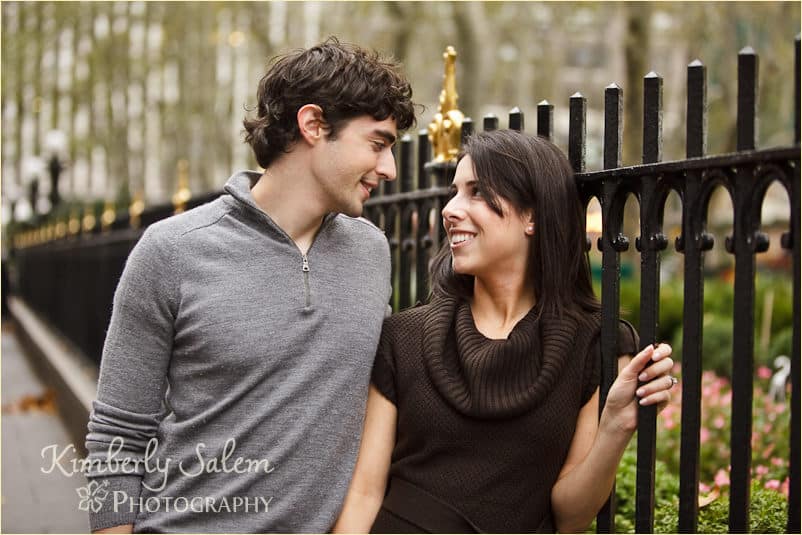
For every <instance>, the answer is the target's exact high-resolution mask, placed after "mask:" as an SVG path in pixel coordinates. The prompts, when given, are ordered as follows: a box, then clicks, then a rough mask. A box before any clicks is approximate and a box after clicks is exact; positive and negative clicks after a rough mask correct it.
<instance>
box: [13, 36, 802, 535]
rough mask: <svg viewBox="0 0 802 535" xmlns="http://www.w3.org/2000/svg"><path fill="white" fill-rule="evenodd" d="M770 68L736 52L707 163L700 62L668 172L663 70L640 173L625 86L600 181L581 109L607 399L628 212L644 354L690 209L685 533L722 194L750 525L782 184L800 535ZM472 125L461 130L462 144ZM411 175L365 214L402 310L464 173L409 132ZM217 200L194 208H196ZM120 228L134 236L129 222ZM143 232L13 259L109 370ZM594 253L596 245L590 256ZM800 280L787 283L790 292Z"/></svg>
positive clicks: (29, 292)
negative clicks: (766, 295)
mask: <svg viewBox="0 0 802 535" xmlns="http://www.w3.org/2000/svg"><path fill="white" fill-rule="evenodd" d="M799 56H800V51H799V37H797V39H796V59H795V61H796V63H795V66H796V69H795V73H796V74H795V84H796V85H795V89H796V93H795V94H796V95H797V97H798V95H799V89H800V86H799V72H800V63H799V62H800V59H799ZM757 66H758V58H757V55H756V54H755V53H754V52H753V51H752V50H751V49H748V48H747V49H744V50H742V51H741V52H740V53H739V57H738V115H737V140H738V141H737V151H738V152H736V153H732V154H725V155H717V156H707V155H706V154H705V149H706V138H707V132H706V128H707V126H706V125H707V120H706V113H707V97H706V69H705V66H704V65H703V64H702V63H700V62H699V61H694V62H692V63H691V64H690V65H688V70H687V77H688V78H687V108H686V113H687V115H686V158H687V159H685V160H681V161H671V162H662V161H661V159H662V137H661V127H662V125H661V117H662V87H663V81H662V78H661V77H660V76H659V75H656V74H654V73H649V74H648V75H647V76H646V77H645V78H644V88H643V91H644V114H643V125H644V126H643V159H642V160H643V163H642V164H640V165H636V166H631V167H621V151H622V146H621V139H622V131H623V129H622V110H623V95H622V90H621V88H619V87H617V86H615V85H611V86H609V87H607V88H606V89H605V92H604V110H605V111H604V146H603V162H604V163H603V170H601V171H593V172H588V171H587V170H586V168H585V154H586V146H585V139H586V109H587V105H586V99H585V97H584V96H582V95H581V94H578V93H577V94H575V95H573V96H571V97H570V99H569V106H568V112H569V132H568V158H569V161H570V162H571V165H572V167H573V169H574V171H575V172H576V180H577V182H578V185H579V190H580V194H581V196H582V200H583V202H584V205H585V206H586V207H587V205H588V203H589V202H590V201H591V200H592V199H593V198H596V199H598V201H599V203H600V205H601V210H602V232H601V236H600V237H599V239H598V241H597V243H596V246H597V248H598V249H599V250H600V251H601V253H602V282H601V301H602V309H603V310H602V338H601V345H602V401H604V399H605V397H606V393H607V390H608V389H609V387H610V385H611V384H612V382H613V380H614V379H615V376H616V373H617V364H616V362H617V359H616V357H617V354H618V351H617V348H616V344H617V340H616V336H615V333H616V332H617V328H616V326H617V323H618V318H619V305H620V303H619V293H620V292H619V279H620V272H621V260H620V255H621V253H622V252H624V251H626V250H627V249H628V248H629V243H630V242H629V239H628V238H627V236H625V235H624V233H623V219H624V218H623V214H624V205H625V203H626V201H627V198H628V197H629V196H634V197H635V198H636V199H637V202H638V203H639V207H640V235H639V236H638V237H636V239H635V247H636V249H637V251H638V252H639V254H640V260H641V279H640V280H641V293H640V324H639V326H638V327H639V331H640V335H641V344H642V346H643V347H645V346H646V345H647V344H650V343H652V342H653V341H655V339H656V338H657V332H658V331H657V327H658V318H659V305H660V259H661V251H663V250H665V249H666V248H667V247H668V245H669V244H668V239H667V238H666V236H665V234H664V233H663V231H662V227H663V212H664V208H665V206H666V201H667V198H668V196H669V194H670V193H671V192H676V193H677V194H678V196H679V198H680V199H681V202H682V231H681V234H680V235H679V236H678V237H677V239H676V241H675V243H674V247H675V249H676V250H677V251H678V252H680V253H681V254H683V255H684V304H683V314H684V317H683V338H682V348H683V351H682V355H681V359H680V360H681V363H682V378H683V390H682V421H681V426H682V427H681V428H682V433H681V447H680V474H679V476H680V495H679V524H678V526H677V529H678V531H679V532H681V533H691V532H695V531H696V527H697V518H698V513H699V506H698V498H699V496H698V488H699V463H700V459H699V457H700V427H701V397H702V388H701V379H702V337H703V329H702V314H703V308H702V307H703V296H704V278H703V266H704V253H705V252H706V251H709V250H711V249H712V247H713V246H714V240H713V237H712V235H711V234H710V233H708V232H707V229H706V225H707V214H708V205H709V202H710V199H711V196H712V194H713V192H714V191H715V190H716V189H717V188H719V187H721V188H723V189H724V190H726V192H727V193H728V194H729V196H730V198H731V200H732V205H733V221H734V228H733V232H732V235H731V236H730V237H728V238H727V239H726V240H725V243H724V246H725V249H726V250H727V251H728V252H729V253H730V254H732V255H733V256H734V258H735V289H734V292H735V307H734V316H733V331H732V332H733V366H732V369H733V377H732V379H733V396H732V432H731V437H730V442H731V451H732V457H731V466H732V468H731V492H730V508H729V511H730V512H729V515H730V516H729V529H730V531H733V532H746V531H748V530H749V504H750V488H749V484H750V474H751V466H750V464H751V446H750V443H751V441H750V438H751V434H752V429H751V427H752V401H753V400H752V388H753V378H754V334H753V333H754V300H755V276H756V273H755V258H756V255H757V254H759V253H761V252H764V251H766V250H767V248H768V244H769V242H768V237H767V235H766V234H764V233H762V232H761V230H760V225H761V222H760V216H761V207H762V204H763V199H764V196H765V194H766V190H767V189H768V187H769V185H771V184H773V183H775V182H776V183H779V184H780V185H781V186H782V187H783V188H784V189H785V191H786V192H787V194H788V197H789V199H790V213H791V217H790V228H789V229H788V232H786V233H785V234H784V235H783V237H782V240H781V246H782V247H783V248H784V249H786V250H788V251H790V253H791V255H792V265H793V283H792V286H793V288H792V291H793V314H794V319H795V322H794V326H793V342H792V355H791V363H792V371H791V375H790V376H791V403H790V409H791V415H790V418H791V432H790V458H789V471H790V476H789V478H790V484H789V506H788V523H787V529H788V531H789V532H791V533H796V532H799V531H800V525H799V518H800V507H799V505H800V488H799V481H800V478H799V476H800V474H799V456H800V447H799V446H800V444H799V439H800V425H799V423H800V421H799V405H800V398H799V394H800V390H799V387H800V385H799V377H800V369H799V359H800V354H799V350H800V337H799V317H800V315H799V311H800V299H799V295H800V280H799V275H800V257H799V237H800V211H799V208H800V207H799V195H800V191H799V187H800V176H799V164H800V147H799V139H800V126H799V123H800V112H799V100H798V98H797V100H796V101H795V110H794V113H795V116H794V117H795V123H794V124H795V132H794V145H793V146H791V147H785V148H772V149H761V150H756V148H755V138H756V134H755V132H756V128H755V125H756V119H757V118H756V103H757V80H758V72H757ZM553 115H554V107H553V105H551V104H549V103H548V102H543V103H541V104H539V105H538V107H537V127H536V131H537V133H538V134H539V135H542V136H545V137H548V138H551V137H552V136H553V130H554V122H553ZM482 123H483V124H482V126H483V129H484V130H492V129H497V128H498V127H499V121H498V118H496V117H493V116H488V117H485V118H484V119H483V121H482ZM508 127H509V128H511V129H516V130H523V129H524V113H523V112H522V111H521V110H519V109H517V108H514V109H513V110H512V111H511V112H510V114H509V118H508ZM473 130H474V123H473V122H472V121H471V120H470V119H466V120H465V122H464V123H463V130H462V134H463V139H464V138H465V137H467V136H469V135H470V134H471V133H472V132H473ZM396 150H397V158H398V175H399V179H398V180H397V181H394V182H385V183H384V186H383V187H382V190H381V191H375V192H374V196H373V197H372V198H371V199H369V200H368V202H367V203H366V206H365V216H366V217H367V218H369V219H371V220H372V221H374V222H375V223H376V224H377V225H378V226H379V227H380V228H382V229H384V231H385V232H386V234H387V237H388V240H389V243H390V247H391V253H392V256H393V262H392V269H393V274H392V276H393V281H394V295H393V305H394V309H395V310H399V309H403V308H406V307H408V306H411V305H412V304H413V303H415V302H416V301H425V300H426V299H427V294H428V290H429V285H428V281H427V272H428V264H429V260H430V259H431V257H432V255H433V253H434V247H435V246H436V245H437V244H440V243H442V240H443V238H444V235H443V229H442V225H441V224H440V210H441V209H442V206H443V202H444V200H445V199H446V197H447V195H448V189H447V187H446V185H447V184H448V183H449V182H450V179H451V176H452V175H453V171H454V164H453V163H441V162H433V161H430V160H431V150H430V145H429V141H428V138H427V135H426V132H425V131H421V132H419V133H418V135H417V142H416V141H415V139H414V138H413V136H409V135H406V136H404V137H403V138H402V139H401V140H400V142H399V144H398V147H397V149H396ZM216 195H219V192H218V193H214V194H209V195H206V196H204V197H203V198H196V199H194V200H193V202H192V203H190V206H189V207H192V206H193V205H197V204H200V203H202V202H205V201H207V200H209V199H211V198H213V197H215V196H216ZM168 213H170V207H169V206H163V207H157V208H154V209H152V210H150V211H148V212H146V213H145V214H143V218H142V221H143V226H145V225H147V224H148V223H149V222H152V221H154V220H156V219H159V218H161V217H163V216H166V215H167V214H168ZM115 226H116V227H125V226H127V223H126V221H125V220H118V222H116V223H115ZM140 235H141V231H134V230H124V229H120V230H112V231H111V232H109V233H107V234H102V233H95V234H91V235H80V236H76V237H71V238H66V239H62V240H57V241H53V242H49V243H46V244H41V245H37V246H32V247H26V248H23V249H18V250H16V251H15V258H16V262H17V266H18V272H19V279H20V293H21V295H22V297H23V298H24V299H25V300H26V301H27V302H28V303H29V304H30V305H32V306H33V307H34V308H35V309H36V310H37V311H38V312H39V313H41V314H42V315H43V316H45V317H46V318H48V319H49V320H50V321H51V322H52V323H53V325H55V326H56V327H57V328H58V329H60V330H61V331H62V332H63V333H64V334H65V335H66V336H68V337H69V338H70V339H72V340H73V341H74V342H75V343H76V344H77V345H78V346H79V347H80V348H81V349H82V350H83V351H85V352H86V354H87V355H89V356H91V357H94V358H95V359H99V356H100V350H101V347H102V341H103V337H104V333H105V329H106V327H107V325H108V320H109V315H110V312H111V298H112V295H113V291H114V287H115V285H116V283H117V280H118V278H119V275H120V273H121V272H122V268H123V264H124V261H125V258H126V256H127V254H128V252H129V251H130V249H131V247H132V246H133V244H134V243H135V242H136V240H137V239H138V238H139V236H140ZM590 247H591V243H590V242H589V241H588V249H590ZM790 286H791V284H789V290H791V288H790ZM656 425H657V422H656V411H655V409H654V408H641V409H640V414H639V426H638V444H637V448H638V461H637V463H638V465H637V482H636V487H637V490H636V515H635V516H636V519H635V520H636V531H638V532H651V531H653V523H654V486H655V479H654V477H655V476H654V474H655V469H654V468H655V436H656ZM614 513H615V503H614V500H611V501H610V502H609V503H608V504H607V505H606V506H605V508H604V509H603V510H602V512H601V513H600V514H599V516H598V518H597V529H598V531H599V532H614V531H615V524H614V516H615V515H614Z"/></svg>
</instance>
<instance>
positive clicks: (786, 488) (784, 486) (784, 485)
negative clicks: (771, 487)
mask: <svg viewBox="0 0 802 535" xmlns="http://www.w3.org/2000/svg"><path fill="white" fill-rule="evenodd" d="M780 490H781V491H782V493H783V494H785V496H786V497H787V496H788V478H787V477H786V478H785V481H783V484H782V486H781V487H780Z"/></svg>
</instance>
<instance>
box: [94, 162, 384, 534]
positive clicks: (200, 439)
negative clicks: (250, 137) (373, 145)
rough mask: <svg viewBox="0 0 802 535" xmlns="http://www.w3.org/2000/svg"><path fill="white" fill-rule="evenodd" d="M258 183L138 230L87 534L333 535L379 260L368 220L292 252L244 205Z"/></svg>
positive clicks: (121, 301) (241, 181) (107, 382)
mask: <svg viewBox="0 0 802 535" xmlns="http://www.w3.org/2000/svg"><path fill="white" fill-rule="evenodd" d="M258 177H259V175H258V174H257V173H253V172H243V173H238V174H235V175H234V176H232V177H231V178H230V179H229V181H228V183H227V184H226V187H225V194H224V195H223V196H222V197H220V198H218V199H216V200H215V201H213V202H210V203H208V204H206V205H203V206H200V207H198V208H196V209H193V210H190V211H188V212H186V213H184V214H181V215H178V216H175V217H171V218H169V219H166V220H164V221H161V222H158V223H156V224H154V225H152V226H150V227H148V229H147V230H146V232H145V233H144V235H143V236H142V238H141V240H140V241H139V242H138V243H137V245H136V247H135V248H134V249H133V251H132V252H131V255H130V256H129V258H128V261H127V263H126V267H125V271H124V273H123V275H122V277H121V279H120V283H119V285H118V288H117V292H116V294H115V297H114V309H113V314H112V318H111V323H110V325H109V330H108V334H107V337H106V342H105V346H104V349H103V360H102V364H101V370H100V381H99V384H98V396H97V401H96V402H95V403H94V410H93V412H92V415H91V418H90V422H89V433H88V435H87V438H86V446H87V449H88V451H89V456H88V460H90V461H92V462H91V463H90V464H89V468H90V469H89V470H88V471H89V475H90V477H91V479H92V480H93V481H95V482H97V484H99V486H98V487H97V488H95V487H94V486H93V487H91V488H90V489H88V490H89V492H90V496H89V500H90V501H89V502H88V503H89V507H90V509H96V511H94V512H90V523H91V528H92V529H93V530H95V529H101V528H104V527H109V526H113V525H117V524H126V523H131V522H133V523H134V531H136V532H165V531H190V532H272V531H280V532H325V531H327V530H328V529H329V528H330V527H331V525H332V524H333V522H334V520H335V519H336V516H337V514H338V512H339V510H340V508H341V506H342V503H343V500H344V497H345V493H346V490H347V488H348V484H349V481H350V478H351V475H352V472H353V468H354V463H355V460H356V454H357V450H358V446H359V440H360V435H361V431H362V423H363V418H364V410H365V401H366V396H367V389H368V383H369V378H370V372H371V366H372V364H373V359H374V356H375V351H376V346H377V343H378V339H379V333H380V330H381V325H382V319H383V317H384V315H385V311H386V308H387V303H388V301H389V298H390V254H389V248H388V245H387V240H386V239H385V237H384V235H383V234H382V232H381V231H380V230H379V229H377V228H376V227H375V226H373V225H372V224H370V223H369V222H367V221H365V220H361V219H353V218H350V217H347V216H344V215H329V216H327V217H326V218H325V220H324V222H323V224H322V226H321V228H320V231H319V232H318V235H317V236H316V238H315V240H314V242H313V244H312V246H311V247H310V249H309V251H308V253H307V255H303V254H301V251H300V250H299V249H298V247H297V246H296V245H295V243H294V242H293V241H292V240H291V239H290V238H289V236H288V235H287V234H286V233H285V232H284V231H283V230H282V229H281V228H280V227H278V226H277V225H276V224H275V223H274V222H273V221H272V220H271V219H270V218H269V217H268V216H267V215H266V214H265V213H264V212H263V211H262V210H261V209H259V208H258V207H257V206H256V204H255V203H254V201H253V197H252V196H251V192H250V188H251V186H252V184H253V183H255V181H256V180H257V179H258ZM120 441H122V444H123V447H122V448H120V447H119V446H120V444H121V442H120ZM124 459H127V461H128V462H127V464H126V463H124V462H122V461H123V460H124Z"/></svg>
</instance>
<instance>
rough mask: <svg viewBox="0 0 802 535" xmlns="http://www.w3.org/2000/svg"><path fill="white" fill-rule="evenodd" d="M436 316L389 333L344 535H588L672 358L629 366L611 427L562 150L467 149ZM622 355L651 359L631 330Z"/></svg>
mask: <svg viewBox="0 0 802 535" xmlns="http://www.w3.org/2000/svg"><path fill="white" fill-rule="evenodd" d="M451 189H452V193H453V197H452V198H451V200H450V201H449V202H448V204H447V205H446V206H445V208H443V212H442V215H443V225H444V226H445V230H446V233H447V235H448V244H446V246H444V248H443V249H442V250H441V251H440V253H438V255H437V257H436V258H435V259H434V260H433V263H432V281H431V282H432V288H433V299H432V301H431V303H429V304H428V305H425V306H419V307H416V308H413V309H410V310H407V311H404V312H402V313H400V314H397V315H395V316H392V317H391V318H388V319H387V320H386V321H385V324H384V328H383V332H382V337H381V342H380V345H379V350H378V354H377V357H376V363H375V364H374V370H373V375H372V381H371V382H372V384H371V386H370V393H369V396H368V407H367V415H366V420H365V428H364V435H363V439H362V445H361V448H360V452H359V457H358V460H357V464H356V468H355V472H354V478H353V480H352V482H351V485H350V487H349V491H348V495H347V497H346V501H345V505H344V507H343V511H342V513H341V515H340V518H339V520H338V522H337V524H336V525H335V527H334V531H346V532H365V531H368V530H371V531H373V532H379V533H381V532H385V533H386V532H416V531H417V532H472V531H474V532H478V531H490V532H510V533H515V532H526V531H554V530H558V531H561V532H581V531H583V530H584V529H586V527H587V526H588V525H589V524H590V522H591V521H592V520H593V518H594V516H595V515H596V514H597V512H598V510H599V509H600V508H601V506H602V505H603V504H604V502H605V500H606V498H607V497H608V495H609V493H610V490H611V488H612V483H613V481H614V478H615V472H616V467H617V465H618V462H619V460H620V458H621V455H622V454H623V452H624V448H625V447H626V445H627V443H628V442H629V440H630V438H631V437H632V434H633V432H634V431H635V429H636V426H637V407H638V404H640V405H658V406H664V405H665V404H666V403H667V402H668V400H669V390H670V389H671V387H672V386H673V384H674V383H675V379H673V378H672V377H670V376H669V375H668V372H669V371H670V370H671V366H672V365H673V362H672V360H671V358H669V355H670V354H671V348H670V347H669V346H668V345H665V344H661V345H659V346H657V347H653V346H649V347H647V348H646V349H645V350H643V351H641V352H640V353H638V354H637V355H636V356H635V357H634V358H632V359H631V361H629V359H628V358H627V359H621V360H620V361H619V369H620V372H619V376H618V379H617V380H616V381H615V383H614V384H613V386H612V388H611V390H610V392H609V394H608V397H607V403H606V405H605V407H604V411H603V412H602V414H601V417H599V387H598V386H599V374H600V373H599V368H600V358H601V357H600V349H599V324H600V313H599V304H598V302H597V300H596V299H595V297H594V295H593V290H592V286H591V281H590V274H589V268H588V264H587V257H586V256H585V254H584V243H585V231H584V227H583V219H582V210H581V206H580V202H579V197H578V195H577V191H576V185H575V183H574V178H573V172H572V170H571V167H570V165H569V163H568V161H567V160H566V158H565V156H564V155H563V154H562V153H561V152H560V151H559V149H557V147H555V146H554V145H553V144H552V143H550V142H548V141H546V140H544V139H542V138H536V137H532V136H529V135H526V134H522V133H518V132H514V131H509V130H501V131H494V132H483V133H478V134H475V135H474V136H472V137H471V138H470V139H469V140H468V141H467V143H466V146H465V147H464V149H463V153H462V155H461V156H460V159H459V163H458V165H457V169H456V173H455V176H454V181H453V184H452V186H451ZM619 349H620V350H621V353H622V354H626V355H632V354H635V353H637V336H636V335H635V333H634V331H633V330H632V329H631V327H629V326H628V324H625V323H622V324H621V328H620V331H619Z"/></svg>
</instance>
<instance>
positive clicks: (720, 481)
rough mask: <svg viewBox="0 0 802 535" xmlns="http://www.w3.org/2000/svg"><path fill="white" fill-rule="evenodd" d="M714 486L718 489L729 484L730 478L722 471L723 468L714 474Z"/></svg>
mask: <svg viewBox="0 0 802 535" xmlns="http://www.w3.org/2000/svg"><path fill="white" fill-rule="evenodd" d="M714 481H715V482H716V485H717V486H719V487H723V486H724V485H729V484H730V476H729V474H727V472H725V471H724V469H723V468H719V471H718V472H716V477H715V479H714Z"/></svg>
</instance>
